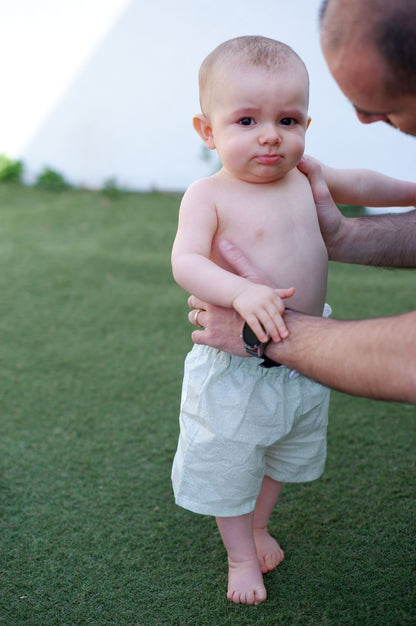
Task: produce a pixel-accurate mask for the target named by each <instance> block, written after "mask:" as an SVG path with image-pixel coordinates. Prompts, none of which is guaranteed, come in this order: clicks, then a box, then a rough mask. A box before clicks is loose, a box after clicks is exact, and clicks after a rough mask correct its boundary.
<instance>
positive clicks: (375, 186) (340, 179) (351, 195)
mask: <svg viewBox="0 0 416 626" xmlns="http://www.w3.org/2000/svg"><path fill="white" fill-rule="evenodd" d="M321 167H322V172H323V175H324V178H325V181H326V184H327V185H328V188H329V191H330V192H331V195H332V197H333V199H334V201H335V202H338V203H340V204H355V205H358V206H360V205H362V206H373V207H389V206H411V207H413V206H416V183H412V182H407V181H403V180H398V179H396V178H391V177H390V176H385V175H384V174H380V173H379V172H374V171H373V170H367V169H336V168H333V167H328V166H327V165H324V164H321Z"/></svg>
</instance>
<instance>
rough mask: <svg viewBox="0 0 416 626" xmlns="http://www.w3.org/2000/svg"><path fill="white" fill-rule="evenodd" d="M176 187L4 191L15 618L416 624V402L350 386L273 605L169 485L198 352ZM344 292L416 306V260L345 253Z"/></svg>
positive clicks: (368, 308) (271, 582)
mask: <svg viewBox="0 0 416 626" xmlns="http://www.w3.org/2000/svg"><path fill="white" fill-rule="evenodd" d="M178 202H179V197H178V196H175V195H162V194H123V195H121V196H120V197H119V198H117V199H116V200H114V201H110V200H108V199H107V198H105V197H104V196H103V195H102V194H100V193H92V192H86V191H67V192H64V193H62V194H53V193H49V194H48V193H47V192H41V191H39V190H34V189H29V188H23V187H10V186H8V185H3V186H0V215H1V246H0V259H1V271H0V283H1V285H0V293H1V297H0V327H1V336H0V337H1V343H0V358H1V364H0V368H1V369H0V371H1V414H0V429H1V430H0V460H1V474H0V502H1V516H0V537H1V539H0V543H1V547H0V568H1V569H0V623H1V624H5V625H6V626H9V625H15V624H16V625H20V624H28V625H30V626H32V625H33V626H35V625H41V624H43V625H45V624H46V625H48V626H49V625H55V624H56V625H59V626H62V625H70V624H77V625H78V624H93V625H107V624H114V625H143V626H144V625H159V624H171V625H178V626H182V625H185V624H189V625H195V626H205V625H216V626H217V625H218V626H223V625H240V624H253V625H254V624H269V625H275V624H276V625H277V624H286V625H288V626H293V625H298V624H302V625H315V624H316V625H321V624H328V625H330V626H337V625H338V624H346V625H351V624H353V625H357V626H367V625H370V624H374V625H376V626H384V625H393V624H394V625H396V624H397V625H398V626H399V625H400V626H403V625H406V624H409V625H410V624H415V623H416V610H415V599H416V598H415V589H416V576H415V508H416V507H415V428H416V409H415V407H414V406H410V405H405V404H403V405H400V404H388V403H379V402H371V401H367V400H363V399H358V398H352V397H349V396H347V395H343V394H339V393H333V394H332V403H331V409H330V427H329V435H328V444H329V452H328V461H327V468H326V471H325V474H324V475H323V477H322V478H321V479H320V480H319V481H316V482H314V483H311V484H305V485H292V486H287V487H286V488H284V490H283V493H282V496H281V500H280V503H279V505H278V507H277V509H276V511H275V513H274V515H273V518H272V530H273V532H274V533H275V534H276V536H277V537H278V538H279V540H280V542H281V545H282V547H283V548H284V550H285V553H286V559H285V561H284V562H283V564H282V565H281V566H280V567H279V568H278V569H277V570H275V571H274V572H272V573H270V574H268V575H267V577H266V587H267V590H268V594H269V598H268V600H267V602H266V603H265V604H263V605H261V606H258V607H244V606H236V605H233V604H230V603H229V602H227V600H226V597H225V590H226V576H227V566H226V557H225V553H224V549H223V547H222V544H221V541H220V539H219V536H218V533H217V531H216V527H215V522H214V520H213V519H211V518H209V517H203V516H197V515H193V514H191V513H189V512H187V511H184V510H182V509H179V508H178V507H176V506H175V504H174V501H173V497H172V493H171V485H170V468H171V462H172V458H173V455H174V452H175V448H176V441H177V436H178V421H177V420H178V403H179V394H180V385H181V379H182V367H183V360H184V356H185V353H186V351H187V350H188V349H189V348H190V347H191V341H190V326H189V325H188V324H187V321H186V312H187V306H186V297H185V295H184V294H183V293H182V292H181V290H180V289H179V288H178V287H177V286H175V284H174V283H173V279H172V278H171V273H170V246H171V243H172V239H173V236H174V232H175V226H176V218H177V210H178ZM328 301H329V302H330V303H331V305H332V307H333V309H334V315H335V316H336V317H344V318H348V317H353V318H358V317H365V316H376V315H383V314H392V313H396V312H401V311H405V310H410V309H412V308H414V306H415V274H414V273H412V272H410V271H387V270H377V269H372V268H362V267H353V266H337V265H332V266H331V269H330V281H329V294H328Z"/></svg>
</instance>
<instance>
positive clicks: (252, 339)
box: [241, 322, 280, 368]
mask: <svg viewBox="0 0 416 626" xmlns="http://www.w3.org/2000/svg"><path fill="white" fill-rule="evenodd" d="M241 338H242V340H243V343H244V349H245V351H246V352H247V354H249V355H250V356H255V357H257V358H258V359H264V361H263V363H260V367H267V368H269V367H279V366H280V363H276V361H272V360H271V359H269V358H268V357H267V356H264V350H265V348H266V346H268V345H269V343H270V341H271V338H270V337H269V338H268V339H267V341H263V342H262V341H260V339H259V338H258V337H257V335H256V334H255V333H254V331H253V330H252V329H251V328H250V326H249V325H248V324H247V322H245V323H244V326H243V333H242V335H241Z"/></svg>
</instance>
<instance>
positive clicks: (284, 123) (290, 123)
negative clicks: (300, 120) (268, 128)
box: [280, 117, 296, 126]
mask: <svg viewBox="0 0 416 626" xmlns="http://www.w3.org/2000/svg"><path fill="white" fill-rule="evenodd" d="M280 123H281V124H282V126H294V125H295V124H296V120H295V119H294V118H293V117H284V118H283V119H281V120H280Z"/></svg>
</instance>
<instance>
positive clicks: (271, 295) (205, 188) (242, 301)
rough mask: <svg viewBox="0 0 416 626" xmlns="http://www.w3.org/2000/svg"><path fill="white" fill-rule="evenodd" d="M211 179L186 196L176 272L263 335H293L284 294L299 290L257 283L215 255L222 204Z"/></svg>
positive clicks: (174, 264)
mask: <svg viewBox="0 0 416 626" xmlns="http://www.w3.org/2000/svg"><path fill="white" fill-rule="evenodd" d="M210 184H211V183H209V182H207V179H203V180H201V181H197V182H196V183H194V184H193V185H191V187H189V189H188V190H187V192H186V193H185V195H184V197H183V200H182V203H181V208H180V211H179V223H178V231H177V234H176V237H175V241H174V244H173V249H172V270H173V275H174V278H175V280H176V282H177V283H178V284H179V285H180V286H181V287H182V288H183V289H185V290H186V291H188V292H189V293H192V294H195V295H196V296H198V297H199V298H200V299H201V300H204V301H205V302H209V303H211V304H216V305H217V306H222V307H227V308H230V307H233V308H235V310H236V311H238V313H240V315H241V317H242V318H243V319H244V320H245V321H246V322H247V323H248V324H249V325H250V326H251V328H252V329H253V331H254V332H255V334H256V335H257V336H258V338H259V339H260V340H261V341H266V339H267V335H266V333H268V334H269V335H270V337H271V338H272V339H273V341H279V340H280V338H284V337H287V336H288V332H287V328H286V325H285V323H284V321H283V318H282V315H283V312H284V308H285V307H284V304H283V302H282V298H288V297H290V296H292V295H293V292H294V290H293V289H282V290H280V289H272V288H270V287H268V286H266V285H258V284H257V285H256V284H253V283H251V282H250V281H248V280H246V279H245V278H242V277H241V276H237V275H236V274H233V273H232V272H228V271H227V270H224V269H223V268H221V267H219V266H218V265H216V264H215V263H213V262H212V261H211V260H210V255H211V247H212V241H213V238H214V235H215V233H216V231H217V228H218V215H217V211H216V207H215V204H214V202H213V201H212V200H210V199H209V196H210V195H211V194H209V186H210Z"/></svg>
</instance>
